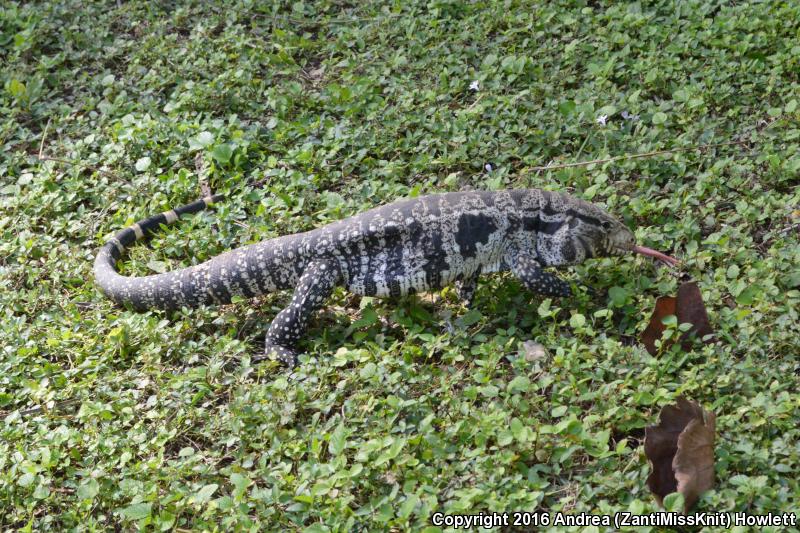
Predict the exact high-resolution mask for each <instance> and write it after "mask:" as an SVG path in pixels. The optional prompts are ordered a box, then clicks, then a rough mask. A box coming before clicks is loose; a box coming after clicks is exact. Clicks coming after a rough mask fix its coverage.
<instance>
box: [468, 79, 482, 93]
mask: <svg viewBox="0 0 800 533" xmlns="http://www.w3.org/2000/svg"><path fill="white" fill-rule="evenodd" d="M469 90H470V91H480V90H481V82H479V81H478V80H474V81H473V82H472V83H470V84H469Z"/></svg>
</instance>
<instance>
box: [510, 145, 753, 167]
mask: <svg viewBox="0 0 800 533" xmlns="http://www.w3.org/2000/svg"><path fill="white" fill-rule="evenodd" d="M748 142H749V141H728V142H724V143H714V144H699V145H695V146H685V147H682V148H671V149H669V150H654V151H652V152H644V153H641V154H625V155H618V156H614V157H607V158H605V159H592V160H591V161H579V162H577V163H563V164H560V165H546V166H542V167H530V168H524V169H522V172H542V171H545V170H559V169H562V168H574V167H585V166H588V165H598V164H604V163H611V162H614V161H623V160H627V159H642V158H645V157H654V156H657V155H664V154H675V153H678V152H689V151H691V150H706V149H708V148H717V147H720V146H731V145H742V144H747V143H748Z"/></svg>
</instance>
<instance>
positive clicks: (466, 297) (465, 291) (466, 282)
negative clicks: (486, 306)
mask: <svg viewBox="0 0 800 533" xmlns="http://www.w3.org/2000/svg"><path fill="white" fill-rule="evenodd" d="M480 275H481V270H480V268H479V269H478V270H476V271H475V272H474V273H472V274H470V275H469V276H467V277H465V278H463V279H460V280H458V281H456V283H455V285H456V292H458V297H459V298H460V299H461V303H463V304H464V307H469V306H471V305H472V298H473V297H474V296H475V290H476V289H477V288H478V277H480Z"/></svg>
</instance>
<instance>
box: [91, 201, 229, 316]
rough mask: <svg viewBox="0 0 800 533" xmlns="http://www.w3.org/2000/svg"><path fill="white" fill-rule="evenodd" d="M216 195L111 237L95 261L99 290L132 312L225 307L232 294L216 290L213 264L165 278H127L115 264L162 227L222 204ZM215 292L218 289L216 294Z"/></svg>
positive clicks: (201, 265) (150, 219)
mask: <svg viewBox="0 0 800 533" xmlns="http://www.w3.org/2000/svg"><path fill="white" fill-rule="evenodd" d="M223 198H224V197H223V196H222V195H219V194H215V195H212V196H206V197H205V198H202V199H200V200H197V201H195V202H192V203H190V204H186V205H184V206H181V207H177V208H175V209H172V210H170V211H166V212H164V213H160V214H158V215H155V216H152V217H150V218H146V219H144V220H140V221H139V222H136V223H135V224H133V225H132V226H130V227H128V228H125V229H123V230H121V231H119V232H117V234H116V235H114V236H113V237H111V239H109V240H108V241H107V242H106V243H105V245H104V246H103V247H102V248H101V249H100V251H99V252H98V254H97V257H96V258H95V261H94V276H95V280H96V281H97V284H98V285H99V287H100V290H101V291H102V292H103V294H105V295H106V296H108V297H109V298H111V299H112V300H113V301H114V302H116V303H118V304H121V305H125V304H129V305H131V306H133V307H134V308H135V309H154V308H155V309H176V308H180V307H181V306H184V305H186V306H189V307H195V306H197V305H202V304H206V303H227V302H229V301H230V297H231V296H233V295H234V294H232V293H231V291H228V290H222V289H226V288H224V287H215V285H217V284H216V283H213V281H214V276H211V275H210V272H209V271H210V270H211V268H210V267H212V266H213V264H212V263H213V262H214V260H213V259H212V260H210V261H206V262H205V263H202V264H200V265H196V266H193V267H189V268H183V269H180V270H176V271H173V272H167V273H165V274H157V275H153V276H143V277H126V276H122V275H121V274H119V272H117V269H116V263H117V261H118V260H119V259H120V258H121V257H122V254H123V253H124V251H125V249H126V248H127V247H128V246H130V245H131V244H133V243H134V242H136V241H138V240H140V239H144V238H146V237H149V236H150V235H151V234H152V233H153V232H155V231H156V230H157V229H158V228H159V226H160V225H161V224H171V223H173V222H175V221H176V220H178V218H179V217H180V216H181V215H187V214H193V213H198V212H200V211H203V210H204V209H206V208H207V207H208V206H210V205H211V204H213V203H215V202H218V201H220V200H222V199H223ZM215 289H220V290H217V291H216V292H215Z"/></svg>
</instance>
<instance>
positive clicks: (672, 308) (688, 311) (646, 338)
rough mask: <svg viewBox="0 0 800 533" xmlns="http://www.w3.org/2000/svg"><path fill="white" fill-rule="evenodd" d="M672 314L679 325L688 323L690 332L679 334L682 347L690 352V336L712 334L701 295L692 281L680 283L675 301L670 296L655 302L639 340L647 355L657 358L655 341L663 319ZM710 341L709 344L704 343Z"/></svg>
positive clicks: (663, 327) (660, 332)
mask: <svg viewBox="0 0 800 533" xmlns="http://www.w3.org/2000/svg"><path fill="white" fill-rule="evenodd" d="M669 315H675V317H676V318H677V319H678V324H691V325H692V329H690V330H689V331H686V332H685V333H683V335H681V347H683V349H684V350H689V349H691V347H692V337H696V338H698V339H702V338H703V336H705V335H709V334H711V333H713V332H714V330H712V329H711V324H710V323H709V321H708V313H707V312H706V307H705V305H704V304H703V296H702V295H701V294H700V289H699V288H698V286H697V283H695V282H689V283H683V284H681V286H680V287H678V296H677V298H675V297H672V296H662V297H660V298H659V299H657V300H656V305H655V308H654V309H653V315H652V316H651V317H650V322H649V323H648V324H647V328H646V329H645V330H644V332H642V335H641V341H642V344H644V347H645V348H646V349H647V351H648V352H649V353H650V355H656V354H657V353H658V349H657V348H656V341H657V340H658V339H660V338H661V334H662V333H664V330H665V329H666V326H664V323H663V322H662V320H663V319H664V318H665V317H667V316H669ZM705 342H710V341H705Z"/></svg>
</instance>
